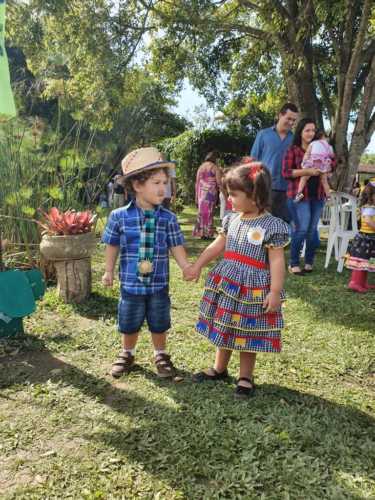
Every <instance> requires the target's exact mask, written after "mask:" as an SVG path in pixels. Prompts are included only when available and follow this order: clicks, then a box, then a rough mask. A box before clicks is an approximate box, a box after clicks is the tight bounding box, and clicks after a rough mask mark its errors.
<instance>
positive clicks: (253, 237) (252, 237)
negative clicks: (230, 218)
mask: <svg viewBox="0 0 375 500" xmlns="http://www.w3.org/2000/svg"><path fill="white" fill-rule="evenodd" d="M264 235H265V230H264V229H263V228H262V227H260V226H257V227H253V228H251V229H250V230H249V232H248V233H247V239H248V241H249V243H252V244H253V245H261V244H262V243H263V240H264Z"/></svg>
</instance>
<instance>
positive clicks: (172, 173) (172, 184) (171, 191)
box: [163, 168, 177, 210]
mask: <svg viewBox="0 0 375 500" xmlns="http://www.w3.org/2000/svg"><path fill="white" fill-rule="evenodd" d="M176 188H177V185H176V169H174V168H170V169H169V178H168V184H167V185H166V187H165V198H164V201H163V207H164V208H167V209H168V210H169V209H170V208H171V206H173V205H174V203H175V201H176Z"/></svg>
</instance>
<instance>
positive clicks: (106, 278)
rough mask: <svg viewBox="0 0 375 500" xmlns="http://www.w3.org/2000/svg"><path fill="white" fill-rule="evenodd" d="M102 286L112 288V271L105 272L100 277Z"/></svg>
mask: <svg viewBox="0 0 375 500" xmlns="http://www.w3.org/2000/svg"><path fill="white" fill-rule="evenodd" d="M102 283H103V285H104V286H113V271H106V272H105V273H104V274H103V277H102Z"/></svg>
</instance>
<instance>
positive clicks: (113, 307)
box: [72, 292, 118, 319]
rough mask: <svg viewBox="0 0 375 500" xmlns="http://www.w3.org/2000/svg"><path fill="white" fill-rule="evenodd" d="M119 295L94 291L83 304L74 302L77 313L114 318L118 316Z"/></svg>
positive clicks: (91, 317)
mask: <svg viewBox="0 0 375 500" xmlns="http://www.w3.org/2000/svg"><path fill="white" fill-rule="evenodd" d="M117 305H118V297H111V296H107V295H103V293H98V292H92V293H91V295H90V297H89V298H88V299H87V300H85V302H83V303H81V304H72V307H73V309H74V311H75V312H77V314H79V315H80V316H83V317H85V318H89V319H99V318H101V319H102V318H104V319H107V318H114V317H116V316H117Z"/></svg>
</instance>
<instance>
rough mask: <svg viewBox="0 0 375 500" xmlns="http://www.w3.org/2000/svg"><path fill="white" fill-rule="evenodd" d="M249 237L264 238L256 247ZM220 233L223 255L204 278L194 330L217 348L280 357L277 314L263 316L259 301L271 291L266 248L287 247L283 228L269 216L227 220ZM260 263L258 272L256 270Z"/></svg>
mask: <svg viewBox="0 0 375 500" xmlns="http://www.w3.org/2000/svg"><path fill="white" fill-rule="evenodd" d="M254 231H256V232H257V233H258V234H261V235H263V237H262V238H263V239H262V240H261V241H259V239H258V240H256V239H254V238H252V235H253V234H254ZM223 233H224V234H226V235H227V241H226V248H225V250H226V252H225V254H224V259H222V260H221V261H220V262H219V263H218V264H217V265H216V266H215V267H214V268H213V269H212V271H211V272H210V273H209V274H208V277H207V280H206V285H205V291H204V295H203V298H202V302H201V306H200V314H199V320H198V323H197V325H196V330H197V332H198V333H200V334H201V335H203V336H204V337H206V338H207V339H208V340H210V342H212V343H213V344H214V345H216V346H217V347H219V348H225V349H233V350H240V351H250V352H279V351H280V350H281V329H282V328H283V326H284V322H283V317H282V313H281V308H279V310H278V311H276V312H272V313H267V314H266V313H265V312H264V309H263V301H264V299H265V297H266V296H267V294H268V293H269V291H270V285H271V276H270V270H269V267H268V265H267V264H268V247H270V246H272V247H283V246H285V245H286V244H287V242H288V240H289V228H288V225H287V224H286V223H285V222H283V221H282V220H281V219H278V218H277V217H273V216H272V215H270V214H265V215H262V216H260V217H257V218H254V219H241V217H240V216H239V214H230V215H228V216H226V217H225V218H224V220H223ZM227 254H230V255H232V254H237V255H239V256H246V257H248V258H249V259H248V262H252V261H253V265H251V264H249V263H245V262H246V261H245V260H244V259H243V260H241V259H237V260H232V259H229V258H225V255H227ZM260 263H262V264H263V267H261V268H258V267H256V264H260ZM284 299H285V293H284V291H282V292H281V300H284Z"/></svg>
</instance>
